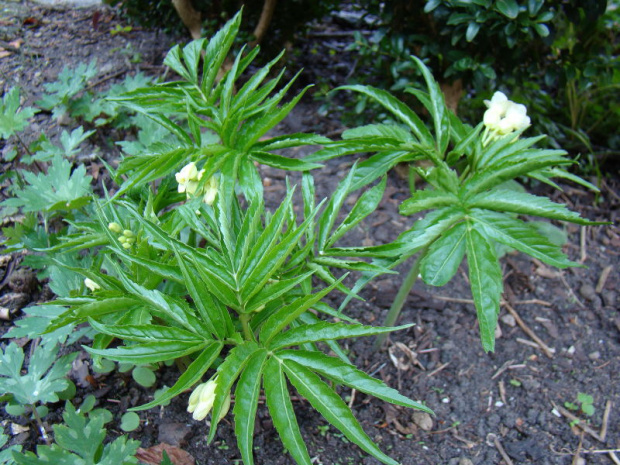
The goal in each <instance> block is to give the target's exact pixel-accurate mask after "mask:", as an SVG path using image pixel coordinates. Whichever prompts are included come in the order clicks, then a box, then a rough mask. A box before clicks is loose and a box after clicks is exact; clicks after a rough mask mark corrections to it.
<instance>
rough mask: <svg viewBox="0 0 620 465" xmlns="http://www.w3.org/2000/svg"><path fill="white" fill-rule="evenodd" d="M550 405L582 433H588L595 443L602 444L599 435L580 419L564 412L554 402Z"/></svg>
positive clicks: (564, 410) (566, 411) (563, 409)
mask: <svg viewBox="0 0 620 465" xmlns="http://www.w3.org/2000/svg"><path fill="white" fill-rule="evenodd" d="M551 405H553V408H554V409H556V410H557V411H558V412H560V413H561V414H562V415H564V416H565V417H566V418H568V419H569V420H571V421H574V422H575V425H576V426H578V427H579V428H581V429H582V430H583V431H585V432H586V433H588V434H589V435H590V436H592V437H593V438H594V439H596V440H597V441H600V442H604V441H603V440H602V438H601V435H600V434H598V433H597V432H596V431H594V430H593V429H592V428H591V427H590V425H588V424H587V423H586V422H584V421H583V420H582V419H581V418H579V417H577V416H576V415H573V414H572V413H571V412H569V411H568V410H566V409H565V408H564V407H561V406H559V405H557V404H556V403H555V402H551Z"/></svg>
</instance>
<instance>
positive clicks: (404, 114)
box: [335, 85, 434, 146]
mask: <svg viewBox="0 0 620 465" xmlns="http://www.w3.org/2000/svg"><path fill="white" fill-rule="evenodd" d="M335 90H353V91H355V92H359V93H361V94H363V95H367V96H368V97H370V98H372V99H373V100H375V101H376V102H377V103H378V104H380V105H381V106H383V107H384V108H385V109H386V110H388V111H389V112H390V113H392V114H393V115H394V116H396V117H397V118H398V119H399V120H400V121H401V122H403V123H404V124H405V125H407V127H409V129H411V131H412V132H413V133H414V134H415V136H416V137H417V138H418V140H419V142H421V143H422V144H424V145H426V146H433V145H434V141H433V136H432V135H431V133H430V132H429V130H428V129H427V128H426V126H425V125H424V123H423V122H422V120H421V119H420V117H419V116H418V115H416V114H415V113H414V112H413V111H412V110H411V109H410V108H409V107H407V105H405V104H404V103H402V102H401V101H400V100H398V99H397V98H396V97H394V96H393V95H392V94H390V93H389V92H387V91H385V90H381V89H377V88H375V87H371V86H361V85H353V86H341V87H338V88H337V89H335Z"/></svg>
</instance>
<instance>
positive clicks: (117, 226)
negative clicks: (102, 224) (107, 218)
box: [108, 223, 123, 234]
mask: <svg viewBox="0 0 620 465" xmlns="http://www.w3.org/2000/svg"><path fill="white" fill-rule="evenodd" d="M108 229H109V230H110V231H112V232H113V233H116V234H119V233H120V232H121V231H122V230H123V227H122V226H121V225H120V224H118V223H110V224H108Z"/></svg>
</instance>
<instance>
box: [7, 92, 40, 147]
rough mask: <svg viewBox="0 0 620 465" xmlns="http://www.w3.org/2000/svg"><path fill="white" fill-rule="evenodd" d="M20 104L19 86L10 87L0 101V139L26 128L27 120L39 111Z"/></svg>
mask: <svg viewBox="0 0 620 465" xmlns="http://www.w3.org/2000/svg"><path fill="white" fill-rule="evenodd" d="M20 106H21V105H20V98H19V88H18V87H11V89H9V91H8V92H6V94H4V96H3V97H2V101H0V139H8V138H9V137H11V136H12V135H13V134H15V133H18V132H20V131H23V130H24V129H26V127H27V126H28V120H29V119H30V118H32V117H33V116H34V115H35V114H36V113H38V112H39V110H36V109H34V108H32V107H24V108H20Z"/></svg>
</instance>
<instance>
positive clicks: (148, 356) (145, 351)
mask: <svg viewBox="0 0 620 465" xmlns="http://www.w3.org/2000/svg"><path fill="white" fill-rule="evenodd" d="M206 345H207V341H204V342H201V343H196V342H180V341H154V342H143V343H140V344H134V345H131V346H122V347H117V348H114V349H104V350H99V349H93V348H90V347H84V350H86V351H87V352H88V353H90V354H95V355H101V356H102V357H105V358H108V359H110V360H114V361H116V362H131V363H133V364H135V365H145V364H148V363H157V362H163V361H166V360H172V359H174V358H179V357H183V356H184V355H189V354H191V353H194V352H196V351H198V350H200V349H202V348H204V347H205V346H206Z"/></svg>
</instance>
